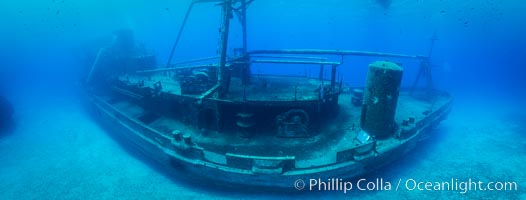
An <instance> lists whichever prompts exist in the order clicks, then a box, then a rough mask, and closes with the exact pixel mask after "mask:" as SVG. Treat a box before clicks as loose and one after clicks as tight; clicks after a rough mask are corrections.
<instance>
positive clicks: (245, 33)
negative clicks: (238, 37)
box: [240, 0, 247, 54]
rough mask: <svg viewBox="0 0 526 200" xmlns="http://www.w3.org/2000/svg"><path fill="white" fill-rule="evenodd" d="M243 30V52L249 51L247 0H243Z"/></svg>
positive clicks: (241, 18)
mask: <svg viewBox="0 0 526 200" xmlns="http://www.w3.org/2000/svg"><path fill="white" fill-rule="evenodd" d="M240 21H241V31H242V33H243V52H242V53H243V54H246V53H247V0H241V16H240Z"/></svg>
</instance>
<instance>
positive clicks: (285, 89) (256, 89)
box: [86, 0, 452, 188]
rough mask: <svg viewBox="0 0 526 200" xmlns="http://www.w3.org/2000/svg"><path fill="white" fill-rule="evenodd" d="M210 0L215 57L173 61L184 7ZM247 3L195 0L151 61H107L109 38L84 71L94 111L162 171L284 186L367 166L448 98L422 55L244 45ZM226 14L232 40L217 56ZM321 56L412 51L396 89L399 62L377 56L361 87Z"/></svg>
mask: <svg viewBox="0 0 526 200" xmlns="http://www.w3.org/2000/svg"><path fill="white" fill-rule="evenodd" d="M210 2H212V3H216V4H217V5H218V6H220V7H221V8H222V19H221V28H220V43H219V51H218V54H219V55H218V56H214V57H210V58H203V59H194V60H190V61H185V62H179V63H172V62H171V61H172V55H173V52H174V49H175V48H176V46H177V43H178V42H179V39H180V36H181V33H182V32H183V29H184V26H185V24H186V20H187V18H188V16H189V15H190V13H191V10H192V8H193V6H194V5H196V4H199V3H210ZM252 2H253V0H194V1H193V2H192V3H191V5H190V8H189V9H188V11H187V13H186V15H185V18H184V21H183V25H182V27H181V29H180V31H179V34H178V35H177V38H176V42H175V44H174V46H173V49H172V52H171V54H170V58H169V59H168V63H167V64H166V65H163V66H162V67H156V66H155V58H154V57H152V56H149V55H137V54H134V53H129V54H122V53H121V54H120V55H119V56H118V57H119V59H118V60H117V61H115V59H114V60H113V61H112V62H108V55H110V54H112V53H115V52H116V51H115V46H126V45H117V44H119V43H122V41H126V40H127V39H128V40H129V37H123V35H126V34H119V35H118V36H117V38H116V41H114V43H113V44H112V46H109V47H106V48H102V49H101V50H100V52H99V54H98V55H97V59H96V61H95V62H94V64H93V66H92V69H91V71H90V73H89V75H88V77H87V81H86V82H87V84H86V85H87V88H88V89H87V91H88V92H87V93H88V96H89V98H88V99H89V102H90V105H91V106H92V108H93V109H92V110H93V111H95V113H96V118H97V119H100V120H99V121H100V122H101V123H103V124H105V125H106V127H108V128H109V129H110V132H112V133H113V134H114V135H116V136H118V137H119V138H120V139H122V140H124V141H127V142H129V143H130V144H132V146H133V147H134V148H136V149H138V150H140V151H141V152H144V154H145V155H147V156H148V157H151V158H153V159H154V160H156V161H158V162H159V163H160V164H161V165H162V166H164V167H165V168H166V170H167V171H168V172H174V173H176V174H179V175H182V176H184V177H191V179H194V180H195V179H199V180H203V179H204V180H211V181H208V182H207V183H210V182H213V183H217V184H219V185H225V186H236V185H243V186H261V187H270V188H294V182H295V181H296V180H298V179H303V180H308V179H310V178H321V179H327V178H340V179H345V178H352V177H356V176H359V175H361V174H364V173H367V172H370V171H372V170H376V169H378V168H380V167H382V166H384V165H385V164H387V163H389V162H390V161H393V160H395V159H397V158H399V156H401V155H403V154H404V153H406V152H408V151H409V150H411V149H412V148H413V147H414V146H415V145H416V143H417V142H419V141H420V140H422V139H423V138H425V137H426V135H427V134H428V133H429V130H430V129H431V128H432V127H433V126H435V125H436V124H438V123H439V122H440V121H441V120H443V119H444V118H445V117H446V115H447V114H448V112H449V111H450V109H451V101H452V98H451V97H450V95H448V94H447V93H445V92H441V91H437V90H434V89H432V82H431V73H430V69H429V67H430V60H429V56H418V55H403V54H391V53H381V52H365V51H349V50H316V49H285V50H250V51H249V50H248V49H247V31H246V11H247V8H248V7H249V5H251V4H252ZM234 14H235V16H237V18H238V19H239V22H240V24H241V28H242V36H243V38H242V47H241V48H238V49H236V51H235V52H236V53H234V54H233V55H228V54H227V45H228V38H229V28H230V21H231V20H232V18H234ZM123 38H124V39H123ZM123 55H124V56H123ZM323 56H337V57H344V56H369V57H377V58H379V59H384V60H385V59H391V58H404V59H415V60H417V61H419V62H420V73H419V74H418V77H417V78H416V80H415V84H414V86H413V87H412V88H409V89H408V90H405V89H402V90H401V89H400V83H401V80H402V74H403V69H402V68H401V66H400V65H399V64H398V63H394V62H390V61H377V62H374V63H371V64H370V65H369V71H368V73H367V81H366V83H365V87H349V86H347V84H344V83H343V81H342V77H341V76H340V75H339V74H338V73H337V72H338V68H340V67H342V66H344V65H343V63H342V62H341V60H340V61H332V60H330V59H327V58H325V57H323ZM114 57H115V56H113V58H114ZM255 64H258V65H262V66H268V67H275V66H279V67H287V66H291V65H309V66H313V67H315V68H316V69H319V71H316V72H317V74H316V75H315V76H290V75H277V74H265V75H263V74H256V73H254V72H253V71H252V70H251V69H252V67H253V65H255ZM364 75H365V74H364ZM420 77H423V78H427V80H428V82H427V83H428V84H427V85H428V87H427V88H426V89H415V88H416V86H417V85H418V81H419V79H420Z"/></svg>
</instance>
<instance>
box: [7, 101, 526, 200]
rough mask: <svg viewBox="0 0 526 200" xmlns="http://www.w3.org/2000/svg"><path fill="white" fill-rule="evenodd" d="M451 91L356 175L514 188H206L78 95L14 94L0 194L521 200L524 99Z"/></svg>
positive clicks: (525, 182)
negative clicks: (439, 109) (429, 129)
mask: <svg viewBox="0 0 526 200" xmlns="http://www.w3.org/2000/svg"><path fill="white" fill-rule="evenodd" d="M486 97H488V98H485V97H470V96H464V97H457V99H456V101H455V104H454V108H453V111H452V113H451V114H450V117H449V118H448V119H447V120H446V121H443V122H442V124H441V125H440V126H439V127H438V128H437V129H436V130H435V132H434V136H433V137H432V138H431V139H430V140H427V141H425V142H424V143H421V145H420V146H418V147H417V148H416V149H415V150H414V151H413V152H411V153H410V154H408V155H407V156H406V157H404V158H402V159H400V160H398V161H396V162H395V163H393V164H391V165H389V166H387V167H386V168H384V169H382V170H379V171H378V172H376V173H375V174H373V175H370V176H366V178H367V179H368V180H375V179H376V178H377V177H378V178H382V179H383V180H384V181H391V182H396V181H397V180H398V179H404V180H406V179H408V178H412V179H415V180H419V181H420V180H421V181H448V180H451V179H452V178H458V179H467V178H472V179H473V180H481V181H515V182H517V184H518V186H519V188H518V191H468V192H467V193H466V194H460V192H459V191H407V190H403V189H402V190H399V191H356V190H353V191H351V192H350V193H347V194H344V193H342V192H336V191H331V192H308V191H302V192H296V193H285V194H283V193H270V192H246V191H245V190H244V189H243V188H238V189H229V190H224V189H213V188H208V187H207V186H206V183H203V185H204V186H199V187H198V186H195V185H189V184H187V183H186V182H184V181H182V180H178V179H177V177H171V178H170V177H167V176H165V175H164V174H163V173H160V172H159V170H157V169H156V168H155V167H152V166H151V165H150V164H147V162H145V161H144V160H142V159H140V158H139V157H137V156H134V155H133V154H134V153H133V152H130V151H127V150H126V149H124V148H122V146H121V145H120V143H118V142H116V141H115V140H114V139H113V138H112V137H110V136H108V134H107V133H106V132H105V131H104V130H103V129H102V128H101V127H99V126H98V125H97V123H95V122H94V121H93V120H92V119H91V118H90V116H89V115H88V114H87V113H86V110H85V109H84V107H83V104H82V103H81V100H80V98H79V97H78V96H75V95H70V94H67V93H65V94H60V93H58V94H54V95H50V94H49V93H46V94H40V95H39V94H38V92H37V93H33V94H31V95H27V94H23V95H22V94H18V95H14V96H12V97H11V99H12V100H13V101H14V104H15V109H16V119H17V126H16V129H15V131H14V132H12V133H9V134H3V135H2V136H1V137H0V180H1V182H2V184H1V185H0V199H179V198H181V197H183V198H185V199H186V198H191V199H205V198H213V199H217V198H221V199H223V198H225V199H228V198H234V199H239V198H247V199H248V198H250V199H252V198H254V197H262V198H278V199H284V198H289V197H290V198H327V199H329V198H342V197H347V198H349V197H352V198H359V199H362V198H363V199H393V198H398V199H422V198H426V199H471V198H476V199H480V198H482V199H526V112H525V108H526V106H525V105H523V104H522V103H521V101H520V100H515V101H513V100H509V99H508V100H502V99H506V98H504V97H503V98H501V100H493V99H491V98H489V97H491V95H488V96H486Z"/></svg>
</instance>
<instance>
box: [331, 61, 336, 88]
mask: <svg viewBox="0 0 526 200" xmlns="http://www.w3.org/2000/svg"><path fill="white" fill-rule="evenodd" d="M336 66H337V65H332V70H331V87H332V88H334V87H335V86H336Z"/></svg>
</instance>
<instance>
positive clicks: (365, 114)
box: [361, 61, 403, 137]
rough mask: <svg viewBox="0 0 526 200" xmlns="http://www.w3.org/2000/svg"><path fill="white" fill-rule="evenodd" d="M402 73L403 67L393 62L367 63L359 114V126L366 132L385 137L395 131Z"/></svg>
mask: <svg viewBox="0 0 526 200" xmlns="http://www.w3.org/2000/svg"><path fill="white" fill-rule="evenodd" d="M402 73H403V69H402V68H401V67H400V66H398V65H397V64H396V63H393V62H388V61H377V62H374V63H372V64H370V65H369V72H368V73H367V83H366V86H365V93H364V104H363V107H362V116H361V127H362V129H363V130H365V131H366V132H367V133H369V134H371V135H373V136H377V137H386V136H389V135H390V134H392V133H393V132H394V131H395V129H396V123H395V121H394V116H395V113H396V104H397V102H398V95H399V93H400V83H401V82H402Z"/></svg>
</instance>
